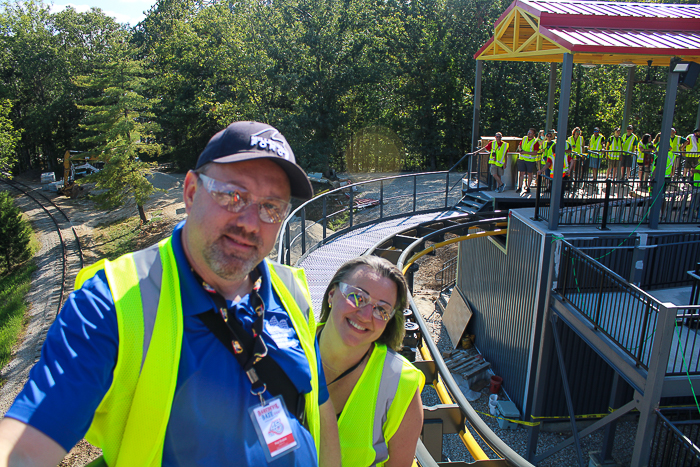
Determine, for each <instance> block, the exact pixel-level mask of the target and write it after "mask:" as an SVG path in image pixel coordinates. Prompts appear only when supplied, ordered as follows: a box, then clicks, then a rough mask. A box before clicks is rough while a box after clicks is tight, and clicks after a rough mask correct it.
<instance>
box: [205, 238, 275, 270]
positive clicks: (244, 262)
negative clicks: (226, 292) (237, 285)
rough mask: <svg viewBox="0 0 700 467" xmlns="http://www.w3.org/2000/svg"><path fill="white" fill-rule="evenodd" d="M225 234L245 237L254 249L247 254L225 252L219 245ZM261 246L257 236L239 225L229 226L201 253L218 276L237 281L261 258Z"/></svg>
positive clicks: (262, 256)
mask: <svg viewBox="0 0 700 467" xmlns="http://www.w3.org/2000/svg"><path fill="white" fill-rule="evenodd" d="M225 235H232V236H233V237H234V238H238V239H245V240H246V241H247V242H248V243H250V244H252V245H254V249H253V250H252V251H251V253H250V255H247V256H246V255H244V254H241V253H239V252H235V253H226V252H225V251H224V248H223V247H222V245H221V242H222V241H223V237H224V236H225ZM261 248H262V245H261V240H260V237H259V236H257V235H255V234H250V233H247V232H245V231H244V230H243V229H241V228H240V227H237V226H230V227H227V228H226V229H225V231H224V232H223V234H222V235H221V236H220V237H219V238H218V239H217V240H216V241H215V242H214V243H212V244H211V245H210V246H209V247H208V248H205V249H204V251H203V252H202V254H203V257H204V261H205V262H206V263H207V266H209V268H210V269H211V270H212V272H213V273H214V274H216V275H217V276H218V277H220V278H222V279H225V280H228V281H239V280H243V279H245V277H246V276H247V275H248V274H249V273H250V272H251V271H252V270H253V269H254V268H255V266H257V265H258V264H259V263H260V262H261V261H262V260H263V258H264V255H262V254H261V252H260V249H261Z"/></svg>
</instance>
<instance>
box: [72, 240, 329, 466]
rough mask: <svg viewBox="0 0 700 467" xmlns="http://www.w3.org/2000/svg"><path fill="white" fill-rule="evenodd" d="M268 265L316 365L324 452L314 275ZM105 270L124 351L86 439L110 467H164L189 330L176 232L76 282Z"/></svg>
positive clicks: (315, 429)
mask: <svg viewBox="0 0 700 467" xmlns="http://www.w3.org/2000/svg"><path fill="white" fill-rule="evenodd" d="M267 264H268V266H269V269H270V277H271V282H272V286H273V288H274V290H275V292H277V295H278V296H279V297H280V300H281V301H282V305H283V306H284V308H285V310H287V313H288V314H289V317H290V319H291V321H292V324H293V325H294V330H295V331H296V333H297V336H298V338H299V341H300V343H301V346H302V348H303V350H304V353H305V355H306V358H307V359H308V362H309V367H310V368H311V388H312V389H311V392H310V393H308V394H305V399H306V401H305V402H306V406H305V408H306V419H307V423H308V426H309V431H310V432H311V435H312V436H313V438H314V440H315V443H316V450H317V452H318V449H319V435H320V422H319V406H318V370H317V361H316V350H315V345H314V338H315V337H314V336H315V335H316V322H315V319H314V315H313V313H312V312H310V310H311V305H310V304H311V298H310V296H309V293H308V285H307V282H306V276H305V275H304V272H303V270H301V269H296V268H290V267H287V266H282V265H273V264H271V263H269V262H268V263H267ZM102 269H104V272H105V275H106V277H107V281H108V283H109V288H110V291H111V293H112V297H113V299H114V307H115V309H116V314H117V324H118V329H119V349H118V353H117V362H116V365H115V367H114V374H113V380H112V385H111V386H110V388H109V390H108V391H107V394H106V395H105V397H104V398H103V399H102V402H100V405H99V406H98V407H97V410H96V411H95V415H94V418H93V421H92V424H91V425H90V428H89V430H88V432H87V434H86V435H85V438H86V439H87V440H88V441H89V442H91V443H92V444H94V445H95V446H98V447H100V448H102V452H103V456H104V460H105V462H106V463H107V465H109V466H110V467H131V466H135V465H138V466H150V467H157V466H160V465H161V463H162V459H163V444H164V442H165V431H166V429H167V426H168V420H169V418H170V410H171V407H172V401H173V397H174V395H175V387H176V385H177V373H178V367H179V363H180V349H181V347H182V336H183V314H182V301H181V298H180V280H179V277H178V271H177V263H176V260H175V253H174V252H173V248H172V237H168V238H166V239H164V240H162V241H161V242H159V243H158V244H157V245H154V246H152V247H150V248H147V249H145V250H141V251H137V252H134V253H129V254H126V255H124V256H121V257H120V258H118V259H116V260H114V261H107V260H102V261H99V262H98V263H95V264H93V265H91V266H88V267H86V268H84V269H82V270H81V271H80V272H79V273H78V277H77V278H76V280H75V288H76V289H78V288H80V287H81V286H82V285H83V283H84V282H85V281H86V280H87V279H89V278H91V277H92V276H94V275H95V273H97V271H99V270H102ZM297 303H299V305H298V304H297ZM300 306H301V307H303V310H302V309H301V308H300Z"/></svg>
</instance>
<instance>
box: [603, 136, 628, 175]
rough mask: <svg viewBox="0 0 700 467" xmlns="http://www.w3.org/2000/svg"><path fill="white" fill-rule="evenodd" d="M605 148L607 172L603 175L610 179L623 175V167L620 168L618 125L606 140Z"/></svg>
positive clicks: (620, 150)
mask: <svg viewBox="0 0 700 467" xmlns="http://www.w3.org/2000/svg"><path fill="white" fill-rule="evenodd" d="M606 149H607V154H608V172H607V174H606V175H605V178H608V179H610V180H618V179H621V178H622V176H623V175H624V169H621V168H620V154H621V152H622V137H621V136H620V127H617V128H615V131H614V132H613V135H612V136H611V137H610V140H609V141H608V145H607V148H606ZM618 169H619V170H618ZM618 173H619V175H618Z"/></svg>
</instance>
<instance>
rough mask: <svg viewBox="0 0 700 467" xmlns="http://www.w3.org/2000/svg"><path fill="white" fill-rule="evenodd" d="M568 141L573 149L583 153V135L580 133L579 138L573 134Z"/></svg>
mask: <svg viewBox="0 0 700 467" xmlns="http://www.w3.org/2000/svg"><path fill="white" fill-rule="evenodd" d="M566 141H567V142H568V143H569V144H570V145H571V150H572V151H574V152H576V153H579V154H583V136H581V135H579V137H578V138H574V136H573V135H571V136H569V138H568V139H567V140H566Z"/></svg>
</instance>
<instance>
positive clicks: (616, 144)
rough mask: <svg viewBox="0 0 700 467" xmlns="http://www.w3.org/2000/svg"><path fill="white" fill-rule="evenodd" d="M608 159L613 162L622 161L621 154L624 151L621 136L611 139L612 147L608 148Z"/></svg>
mask: <svg viewBox="0 0 700 467" xmlns="http://www.w3.org/2000/svg"><path fill="white" fill-rule="evenodd" d="M608 151H612V152H608V159H611V160H614V161H616V160H619V159H620V152H619V151H622V138H621V137H619V136H612V137H611V138H610V146H608Z"/></svg>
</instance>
